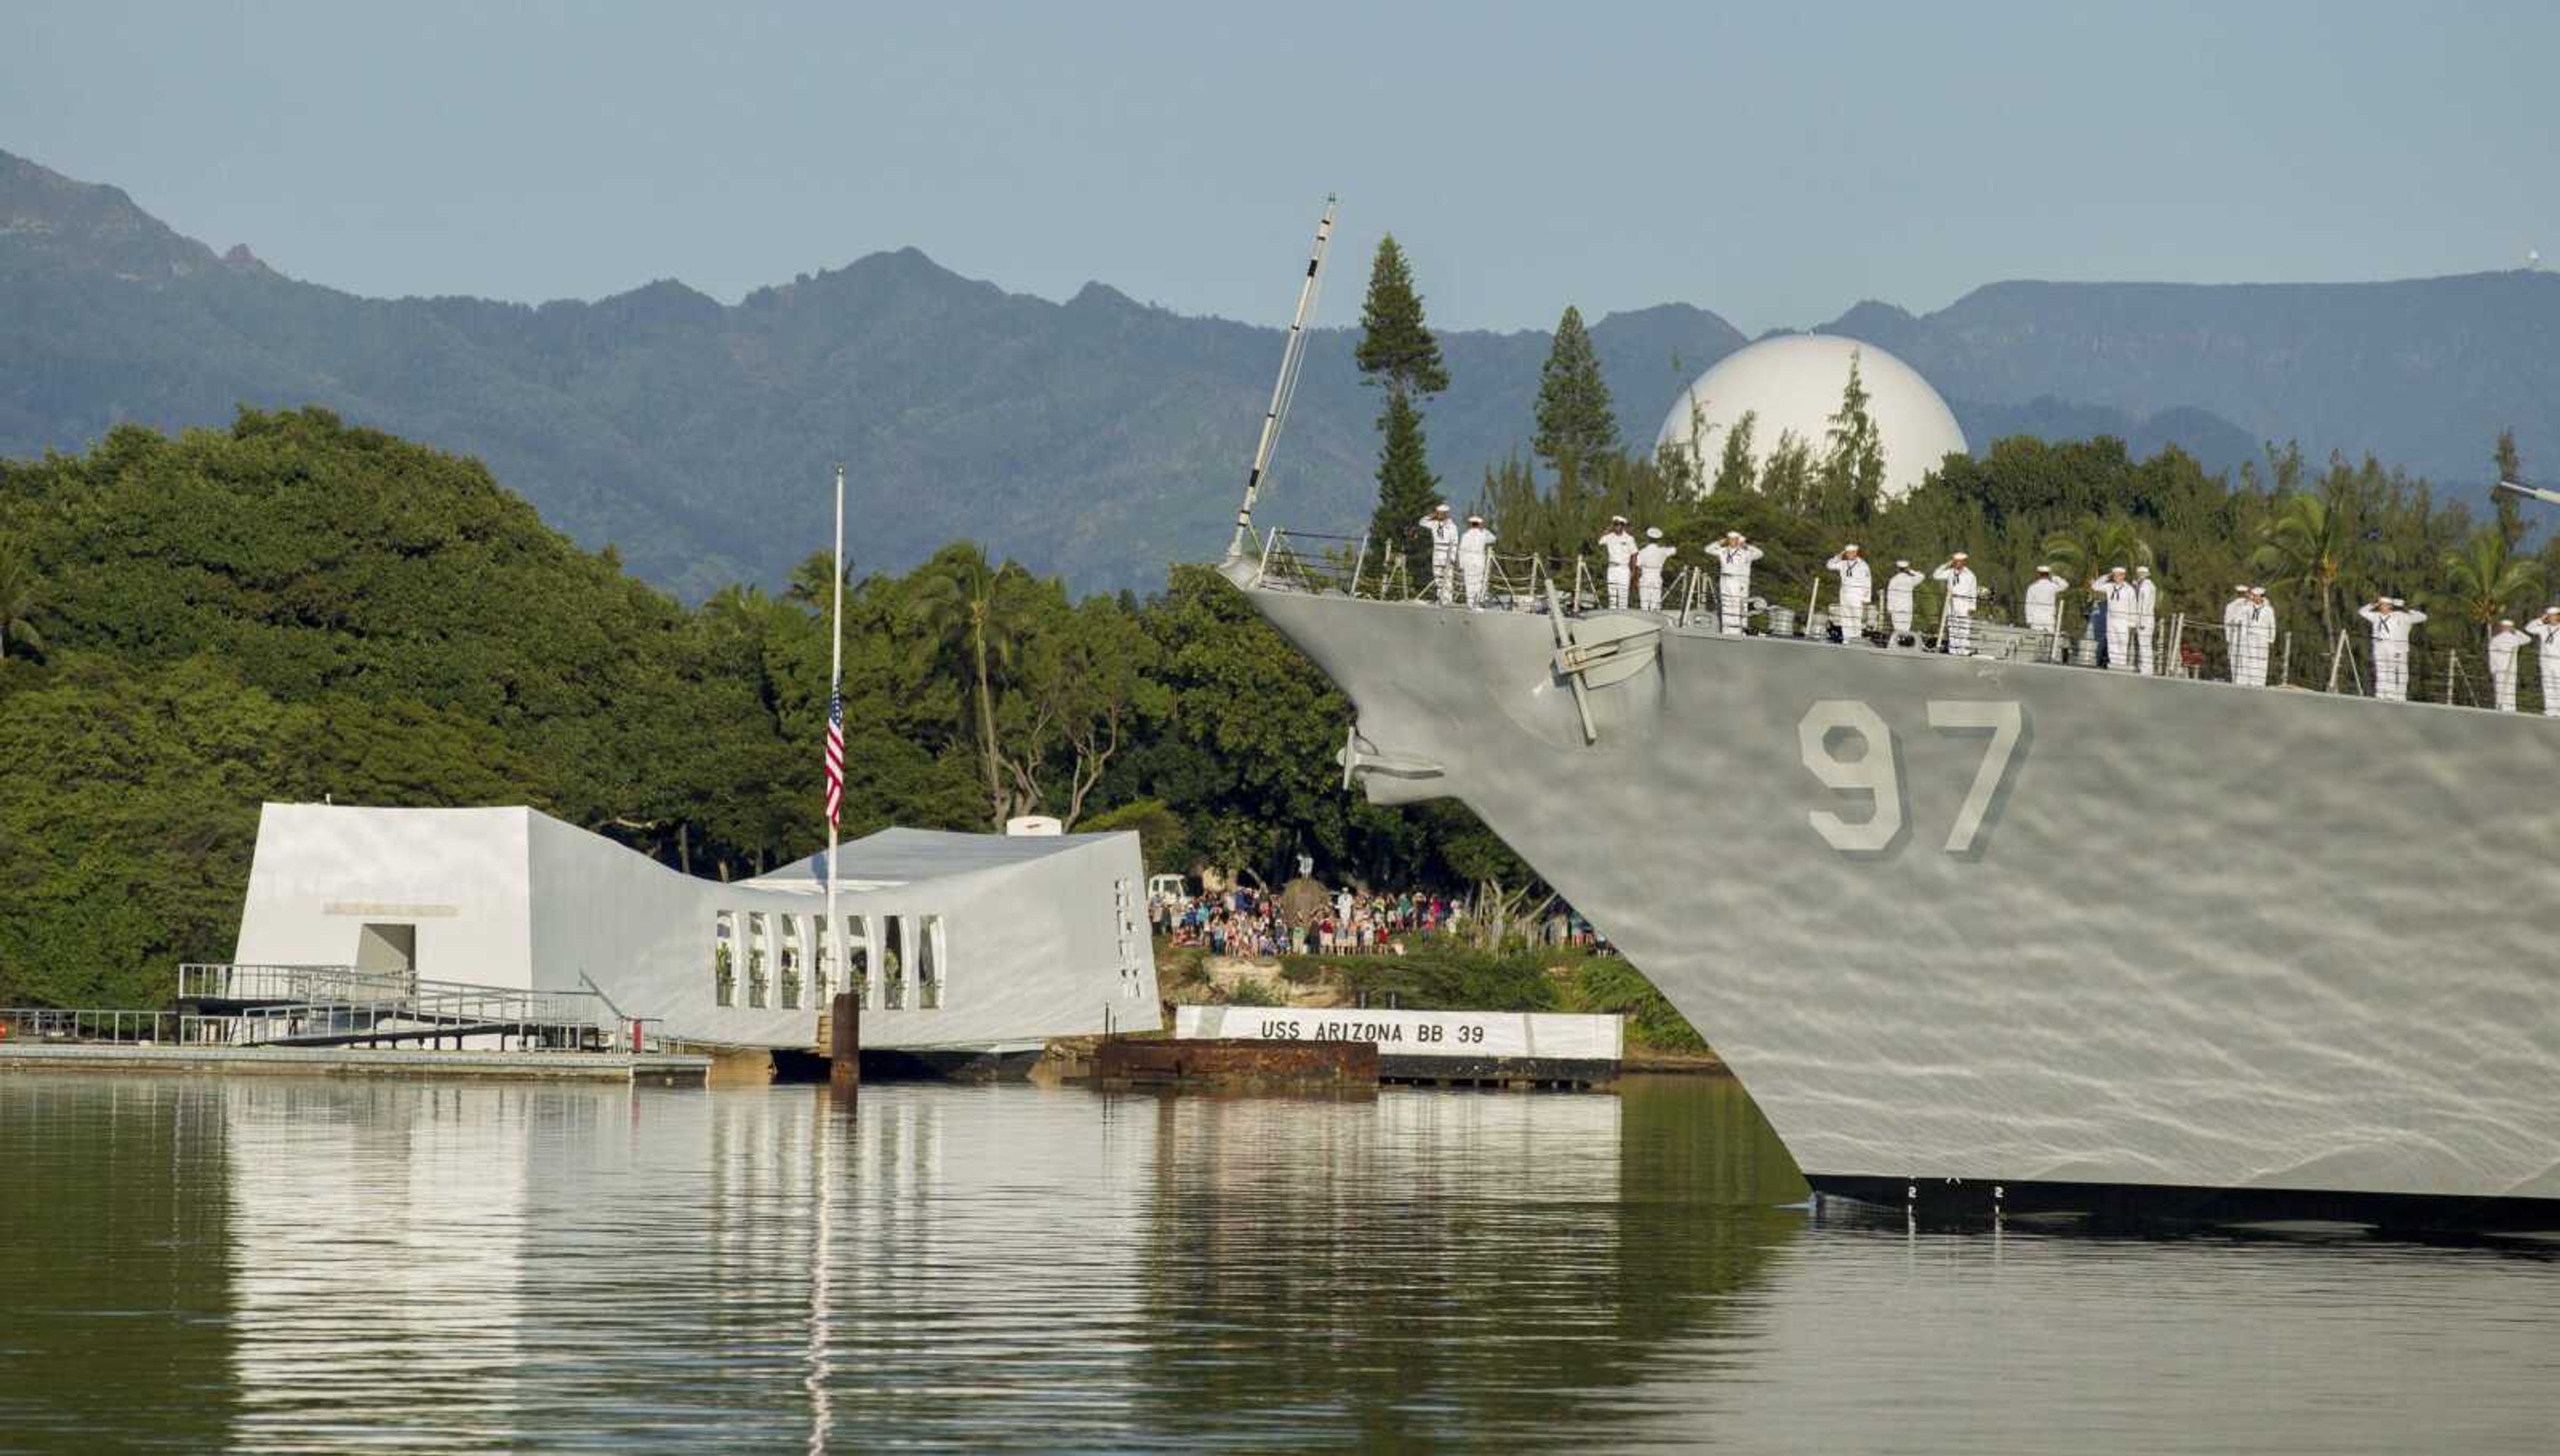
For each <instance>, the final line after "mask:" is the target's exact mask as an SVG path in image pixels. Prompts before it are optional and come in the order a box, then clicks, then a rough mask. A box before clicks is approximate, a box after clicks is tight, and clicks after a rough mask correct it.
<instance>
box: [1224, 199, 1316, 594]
mask: <svg viewBox="0 0 2560 1456" xmlns="http://www.w3.org/2000/svg"><path fill="white" fill-rule="evenodd" d="M1334 207H1335V199H1334V197H1333V196H1332V195H1331V194H1328V195H1327V196H1326V198H1325V216H1324V217H1323V219H1321V220H1320V221H1319V222H1318V223H1317V224H1316V245H1315V247H1314V249H1313V250H1312V251H1310V252H1309V253H1308V254H1307V276H1306V279H1305V280H1304V281H1303V282H1301V283H1300V284H1299V285H1298V310H1297V312H1296V313H1294V314H1292V315H1290V318H1289V339H1288V342H1287V343H1285V344H1283V345H1282V346H1281V349H1280V379H1279V381H1278V382H1277V383H1275V384H1274V385H1272V387H1271V404H1270V406H1269V407H1268V408H1266V409H1264V410H1263V411H1262V438H1261V439H1260V440H1259V441H1258V442H1256V443H1255V445H1254V447H1253V468H1252V470H1251V471H1250V472H1248V473H1247V474H1246V475H1245V477H1244V504H1243V505H1241V506H1239V507H1237V508H1236V512H1235V540H1233V541H1232V542H1229V543H1228V544H1227V548H1226V555H1227V559H1228V560H1229V561H1233V560H1234V559H1236V558H1238V557H1241V556H1243V555H1244V550H1245V543H1246V541H1247V539H1248V538H1249V537H1251V535H1252V534H1253V501H1254V497H1256V496H1257V495H1259V494H1261V491H1262V477H1263V475H1264V474H1265V473H1266V472H1268V471H1269V470H1270V468H1271V456H1272V453H1273V452H1274V451H1276V450H1278V449H1279V447H1280V426H1281V424H1282V423H1283V422H1284V421H1286V420H1287V419H1288V417H1289V403H1290V401H1291V400H1292V399H1294V398H1295V397H1296V395H1297V393H1298V371H1299V369H1300V368H1301V367H1303V366H1304V365H1305V364H1306V362H1307V319H1308V318H1309V316H1310V315H1312V314H1314V313H1315V311H1316V295H1317V293H1318V292H1319V291H1320V285H1321V283H1322V281H1323V274H1324V268H1325V248H1326V245H1327V244H1329V243H1332V242H1333V240H1334Z"/></svg>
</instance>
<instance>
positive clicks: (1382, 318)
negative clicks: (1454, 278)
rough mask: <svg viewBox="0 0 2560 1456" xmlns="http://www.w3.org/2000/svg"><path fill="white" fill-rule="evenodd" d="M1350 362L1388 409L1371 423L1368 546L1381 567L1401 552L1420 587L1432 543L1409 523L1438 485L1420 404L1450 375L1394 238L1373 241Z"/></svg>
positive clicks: (1424, 510) (1424, 507)
mask: <svg viewBox="0 0 2560 1456" xmlns="http://www.w3.org/2000/svg"><path fill="white" fill-rule="evenodd" d="M1353 357H1354V358H1355V359H1356V360H1357V361H1358V362H1359V364H1360V373H1361V374H1362V375H1363V376H1365V377H1366V380H1367V383H1369V384H1372V385H1378V386H1381V387H1383V388H1384V389H1385V391H1386V407H1385V408H1384V409H1382V410H1380V411H1379V412H1378V416H1377V427H1378V430H1379V431H1380V433H1382V434H1383V435H1384V436H1385V438H1384V440H1383V441H1382V442H1381V443H1380V445H1379V447H1378V453H1377V511H1376V514H1375V515H1373V516H1371V517H1370V518H1369V528H1368V529H1369V539H1370V540H1371V541H1373V542H1375V543H1377V547H1378V554H1379V558H1380V560H1384V559H1385V558H1386V556H1387V555H1388V554H1390V553H1394V552H1399V551H1400V552H1401V553H1402V554H1403V555H1404V558H1405V562H1406V569H1408V570H1410V571H1412V572H1413V573H1415V574H1414V579H1415V581H1416V582H1417V583H1418V582H1421V581H1426V580H1428V579H1429V578H1430V571H1431V547H1430V540H1429V538H1428V537H1426V536H1425V535H1423V534H1422V532H1421V531H1420V530H1418V529H1417V527H1416V525H1415V523H1416V522H1418V521H1420V520H1421V519H1422V517H1423V516H1424V515H1425V514H1426V513H1428V512H1429V511H1430V509H1431V503H1432V501H1433V500H1434V499H1435V498H1436V497H1437V495H1438V492H1439V489H1440V482H1439V480H1438V479H1437V478H1436V477H1435V476H1433V475H1432V473H1431V462H1430V455H1429V451H1428V450H1427V449H1426V448H1425V446H1424V441H1423V436H1422V410H1421V407H1420V404H1419V403H1418V402H1419V401H1420V400H1422V399H1427V398H1428V397H1430V396H1432V395H1436V394H1438V393H1440V392H1441V391H1442V390H1445V389H1447V388H1449V368H1448V366H1447V365H1446V364H1444V363H1442V362H1441V358H1440V341H1439V340H1438V339H1437V338H1434V337H1433V336H1432V333H1431V330H1430V328H1429V327H1428V326H1427V325H1425V324H1424V323H1423V320H1422V295H1421V294H1419V293H1417V292H1415V291H1414V289H1413V270H1412V269H1411V268H1410V267H1408V266H1407V265H1406V263H1405V261H1404V249H1403V248H1401V247H1398V246H1396V243H1395V237H1394V235H1393V234H1389V235H1387V236H1386V237H1384V238H1381V239H1379V240H1378V243H1377V256H1376V258H1375V260H1373V261H1372V262H1371V263H1370V264H1369V272H1368V295H1367V297H1365V298H1363V299H1362V300H1361V301H1360V347H1359V349H1358V351H1356V353H1355V354H1354V356H1353Z"/></svg>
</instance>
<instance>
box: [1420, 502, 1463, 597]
mask: <svg viewBox="0 0 2560 1456" xmlns="http://www.w3.org/2000/svg"><path fill="white" fill-rule="evenodd" d="M1421 531H1422V534H1423V535H1425V536H1428V537H1430V538H1431V589H1432V590H1433V591H1435V592H1437V593H1438V594H1439V597H1440V604H1441V605H1442V606H1447V605H1448V604H1449V588H1450V581H1449V576H1450V570H1451V568H1452V567H1453V566H1456V565H1457V562H1458V523H1457V522H1455V521H1452V520H1450V519H1449V503H1448V502H1446V501H1443V502H1441V503H1440V504H1438V505H1436V506H1433V507H1432V508H1431V514H1430V515H1428V516H1425V517H1423V518H1422V521H1421Z"/></svg>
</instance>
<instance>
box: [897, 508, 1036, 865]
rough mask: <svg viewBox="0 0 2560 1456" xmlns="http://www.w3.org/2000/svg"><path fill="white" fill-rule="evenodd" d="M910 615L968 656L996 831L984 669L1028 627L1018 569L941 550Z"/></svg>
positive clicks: (922, 578) (974, 550)
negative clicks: (976, 700)
mask: <svg viewBox="0 0 2560 1456" xmlns="http://www.w3.org/2000/svg"><path fill="white" fill-rule="evenodd" d="M917 576H918V579H917V581H916V583H915V596H914V599H913V603H912V610H913V611H914V613H915V618H916V620H917V621H918V622H919V623H921V624H922V625H923V627H924V629H925V631H926V632H928V633H930V634H931V635H932V637H933V639H934V641H935V642H936V643H938V644H939V645H940V646H942V647H943V648H944V649H945V650H949V651H954V652H958V651H962V650H964V649H965V651H966V652H967V654H968V656H969V658H970V661H971V663H972V666H973V668H974V670H975V673H976V676H977V684H978V747H979V752H980V756H981V757H982V758H983V760H984V762H985V765H986V770H987V803H988V808H989V811H990V813H991V814H992V815H993V817H994V819H995V823H996V827H997V828H1000V829H1001V828H1003V827H1004V819H1005V785H1004V778H1003V774H1002V768H1001V758H1000V755H999V754H998V753H997V751H996V694H995V687H994V684H993V682H992V679H991V676H990V674H989V672H988V664H989V661H990V660H991V659H992V660H993V661H994V662H995V663H996V664H997V665H998V666H1008V665H1010V664H1011V663H1012V661H1013V655H1014V648H1015V646H1016V645H1017V644H1018V643H1019V642H1020V641H1021V640H1022V635H1023V632H1024V630H1025V629H1026V628H1027V627H1028V626H1029V623H1030V603H1029V601H1028V600H1027V598H1026V597H1025V595H1024V593H1023V592H1021V591H1019V590H1017V589H1016V587H1017V585H1018V584H1019V583H1025V582H1028V581H1029V579H1030V578H1029V577H1028V576H1027V575H1026V574H1025V572H1024V571H1023V568H1022V567H1020V566H1015V565H1014V564H1013V563H1012V562H1007V563H1005V564H1004V565H1003V566H989V565H988V564H987V554H986V553H985V552H984V551H982V550H980V549H979V548H978V547H977V546H976V545H974V544H972V543H969V542H962V543H959V544H957V545H954V546H947V547H944V548H943V549H942V550H941V551H940V552H937V553H936V554H935V555H934V558H933V560H932V561H930V562H927V563H926V564H925V565H924V566H923V567H922V568H921V569H920V570H919V571H918V573H917Z"/></svg>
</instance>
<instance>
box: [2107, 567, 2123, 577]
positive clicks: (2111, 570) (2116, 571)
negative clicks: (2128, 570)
mask: <svg viewBox="0 0 2560 1456" xmlns="http://www.w3.org/2000/svg"><path fill="white" fill-rule="evenodd" d="M2107 574H2108V575H2110V576H2121V575H2123V574H2125V568H2124V567H2122V566H2109V567H2108V568H2107Z"/></svg>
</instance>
